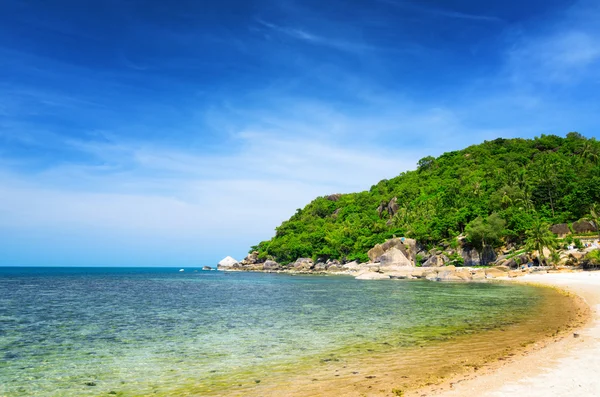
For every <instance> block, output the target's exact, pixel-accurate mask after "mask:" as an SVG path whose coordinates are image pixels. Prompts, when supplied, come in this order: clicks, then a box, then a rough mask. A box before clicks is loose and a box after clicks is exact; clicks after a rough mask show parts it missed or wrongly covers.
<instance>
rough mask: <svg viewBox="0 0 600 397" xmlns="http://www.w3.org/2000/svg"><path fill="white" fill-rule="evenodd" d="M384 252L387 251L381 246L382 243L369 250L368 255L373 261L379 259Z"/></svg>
mask: <svg viewBox="0 0 600 397" xmlns="http://www.w3.org/2000/svg"><path fill="white" fill-rule="evenodd" d="M384 253H385V251H384V250H383V248H382V247H381V244H377V245H376V246H375V247H373V248H371V249H370V250H369V251H368V252H367V256H368V257H369V259H370V260H371V262H377V261H378V260H379V257H380V256H381V255H383V254H384Z"/></svg>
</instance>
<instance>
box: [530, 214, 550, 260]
mask: <svg viewBox="0 0 600 397" xmlns="http://www.w3.org/2000/svg"><path fill="white" fill-rule="evenodd" d="M555 246H556V236H555V235H554V233H552V232H551V231H550V225H548V223H546V222H543V221H542V220H540V219H539V218H538V219H535V220H534V222H533V226H532V228H531V229H530V230H528V231H527V239H526V240H525V248H526V249H527V251H528V252H530V253H531V252H533V251H538V253H539V258H540V264H542V263H545V262H546V258H545V257H544V248H549V249H550V251H551V252H553V251H554V247H555Z"/></svg>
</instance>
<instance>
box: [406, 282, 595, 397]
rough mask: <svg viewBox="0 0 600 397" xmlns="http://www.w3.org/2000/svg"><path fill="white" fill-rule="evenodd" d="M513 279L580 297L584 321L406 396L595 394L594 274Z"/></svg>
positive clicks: (468, 396) (580, 395)
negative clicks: (526, 348)
mask: <svg viewBox="0 0 600 397" xmlns="http://www.w3.org/2000/svg"><path fill="white" fill-rule="evenodd" d="M516 282H533V283H540V284H544V285H551V286H556V287H558V288H561V289H564V290H566V291H569V292H571V293H574V294H577V295H578V296H580V297H581V298H582V299H583V300H584V301H585V302H586V303H587V304H588V305H589V308H590V310H591V318H590V320H589V321H588V322H587V324H586V325H585V326H584V327H582V328H580V329H577V330H573V332H570V333H569V334H567V335H564V336H563V337H561V338H557V339H555V340H554V341H549V342H546V343H540V344H539V346H538V347H539V348H538V349H536V350H535V351H533V352H529V353H527V354H523V355H520V356H517V357H514V358H513V359H511V360H508V361H505V362H503V363H502V364H501V365H499V366H496V367H493V366H492V367H490V368H488V369H487V370H484V371H481V372H480V374H478V375H471V376H467V377H462V378H456V379H453V380H451V381H447V382H445V383H444V384H442V385H438V386H435V387H429V388H424V389H421V390H419V391H418V392H414V393H410V394H406V395H407V396H409V395H415V396H439V397H455V396H461V397H475V396H477V397H479V396H487V397H502V396H530V397H538V396H539V397H542V396H543V397H549V396H573V397H586V396H598V395H600V272H578V273H550V274H539V275H528V276H526V277H523V278H521V279H518V280H516Z"/></svg>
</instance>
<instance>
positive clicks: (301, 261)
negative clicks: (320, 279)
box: [294, 258, 315, 271]
mask: <svg viewBox="0 0 600 397" xmlns="http://www.w3.org/2000/svg"><path fill="white" fill-rule="evenodd" d="M314 267H315V264H314V263H313V260H312V259H311V258H298V259H296V262H294V269H295V270H298V271H308V270H312V269H313V268H314Z"/></svg>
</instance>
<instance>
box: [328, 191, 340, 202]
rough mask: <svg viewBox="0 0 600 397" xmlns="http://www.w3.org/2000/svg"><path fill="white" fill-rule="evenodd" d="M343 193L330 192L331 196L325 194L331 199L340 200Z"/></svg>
mask: <svg viewBox="0 0 600 397" xmlns="http://www.w3.org/2000/svg"><path fill="white" fill-rule="evenodd" d="M341 197H342V195H341V194H340V193H335V194H330V195H329V196H325V198H326V199H327V200H329V201H338V200H339V199H340V198H341Z"/></svg>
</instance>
